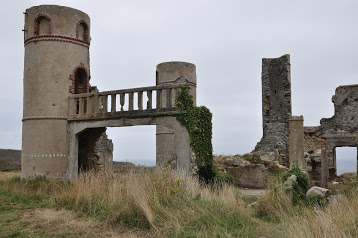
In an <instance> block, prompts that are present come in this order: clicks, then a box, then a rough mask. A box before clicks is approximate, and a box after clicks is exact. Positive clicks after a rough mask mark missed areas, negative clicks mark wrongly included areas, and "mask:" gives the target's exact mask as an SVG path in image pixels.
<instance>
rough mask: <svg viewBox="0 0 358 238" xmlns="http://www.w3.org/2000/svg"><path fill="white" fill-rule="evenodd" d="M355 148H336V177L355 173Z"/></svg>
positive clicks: (357, 158)
mask: <svg viewBox="0 0 358 238" xmlns="http://www.w3.org/2000/svg"><path fill="white" fill-rule="evenodd" d="M357 160H358V157H357V147H336V148H335V161H336V175H338V176H340V175H342V174H345V173H357Z"/></svg>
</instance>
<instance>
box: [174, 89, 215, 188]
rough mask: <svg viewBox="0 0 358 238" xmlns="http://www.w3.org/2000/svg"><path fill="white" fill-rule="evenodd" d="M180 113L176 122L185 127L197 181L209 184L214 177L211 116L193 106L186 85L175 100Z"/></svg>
mask: <svg viewBox="0 0 358 238" xmlns="http://www.w3.org/2000/svg"><path fill="white" fill-rule="evenodd" d="M175 103H176V106H177V107H178V108H179V111H180V113H179V114H178V115H177V120H178V121H179V122H180V123H181V124H182V125H183V126H185V128H186V129H187V131H188V133H189V137H190V146H191V148H192V149H193V151H194V153H195V157H196V161H195V163H196V166H197V167H198V175H199V179H200V180H201V181H203V182H206V183H211V182H212V181H213V179H214V177H215V172H214V168H213V146H212V142H211V140H212V123H211V120H212V114H211V112H210V110H209V109H208V108H206V107H204V106H201V107H197V106H194V102H193V96H192V95H191V94H190V88H189V86H188V85H184V86H181V91H180V93H179V94H178V96H177V98H176V101H175Z"/></svg>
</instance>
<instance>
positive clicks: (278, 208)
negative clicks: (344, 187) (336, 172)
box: [0, 168, 358, 238]
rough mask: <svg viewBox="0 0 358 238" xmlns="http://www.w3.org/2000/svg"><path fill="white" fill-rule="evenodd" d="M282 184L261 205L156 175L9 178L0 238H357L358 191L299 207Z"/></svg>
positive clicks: (0, 184)
mask: <svg viewBox="0 0 358 238" xmlns="http://www.w3.org/2000/svg"><path fill="white" fill-rule="evenodd" d="M282 188H283V184H282V180H281V179H280V178H278V177H276V178H273V179H272V180H271V181H269V188H268V192H267V193H265V194H264V195H262V196H261V197H260V198H259V199H258V201H257V203H256V204H252V205H249V204H250V203H252V202H253V201H252V200H251V201H250V200H248V199H244V198H243V197H242V195H241V194H240V192H239V190H238V189H237V188H236V187H234V186H232V185H229V184H225V183H221V184H220V186H216V184H212V185H203V184H202V183H199V181H198V179H197V178H193V177H192V176H188V175H185V174H183V173H180V172H174V171H170V170H165V169H160V168H155V169H152V170H134V171H126V172H125V173H119V174H115V176H114V177H113V178H111V179H109V178H107V177H106V176H104V175H102V174H96V173H92V172H88V173H85V174H81V175H80V176H79V177H78V179H77V180H75V181H74V182H72V183H67V182H60V181H53V180H48V179H45V178H43V177H39V178H34V179H32V180H20V179H19V178H18V177H13V178H10V179H9V178H5V179H2V178H1V174H0V237H111V236H112V237H113V236H115V237H168V238H171V237H179V238H180V237H260V236H263V237H267V238H269V237H357V235H358V229H357V225H356V221H357V220H358V200H357V199H356V197H357V195H358V189H357V188H351V190H350V193H349V194H348V193H347V194H346V195H341V197H340V198H339V200H338V201H337V202H334V203H330V204H328V205H327V206H325V207H321V206H315V207H312V205H309V206H307V205H306V204H305V203H299V204H297V205H293V204H292V201H291V200H290V199H289V198H288V197H287V196H286V195H285V193H283V192H282Z"/></svg>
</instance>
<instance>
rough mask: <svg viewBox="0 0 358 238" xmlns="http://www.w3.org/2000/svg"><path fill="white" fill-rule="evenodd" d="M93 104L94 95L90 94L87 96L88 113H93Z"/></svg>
mask: <svg viewBox="0 0 358 238" xmlns="http://www.w3.org/2000/svg"><path fill="white" fill-rule="evenodd" d="M91 105H92V96H88V97H86V113H87V114H90V113H92V110H91Z"/></svg>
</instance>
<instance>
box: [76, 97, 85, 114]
mask: <svg viewBox="0 0 358 238" xmlns="http://www.w3.org/2000/svg"><path fill="white" fill-rule="evenodd" d="M84 105H85V98H83V97H80V102H79V105H78V107H79V110H78V114H79V115H83V114H84V113H85V111H84V109H85V108H84Z"/></svg>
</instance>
